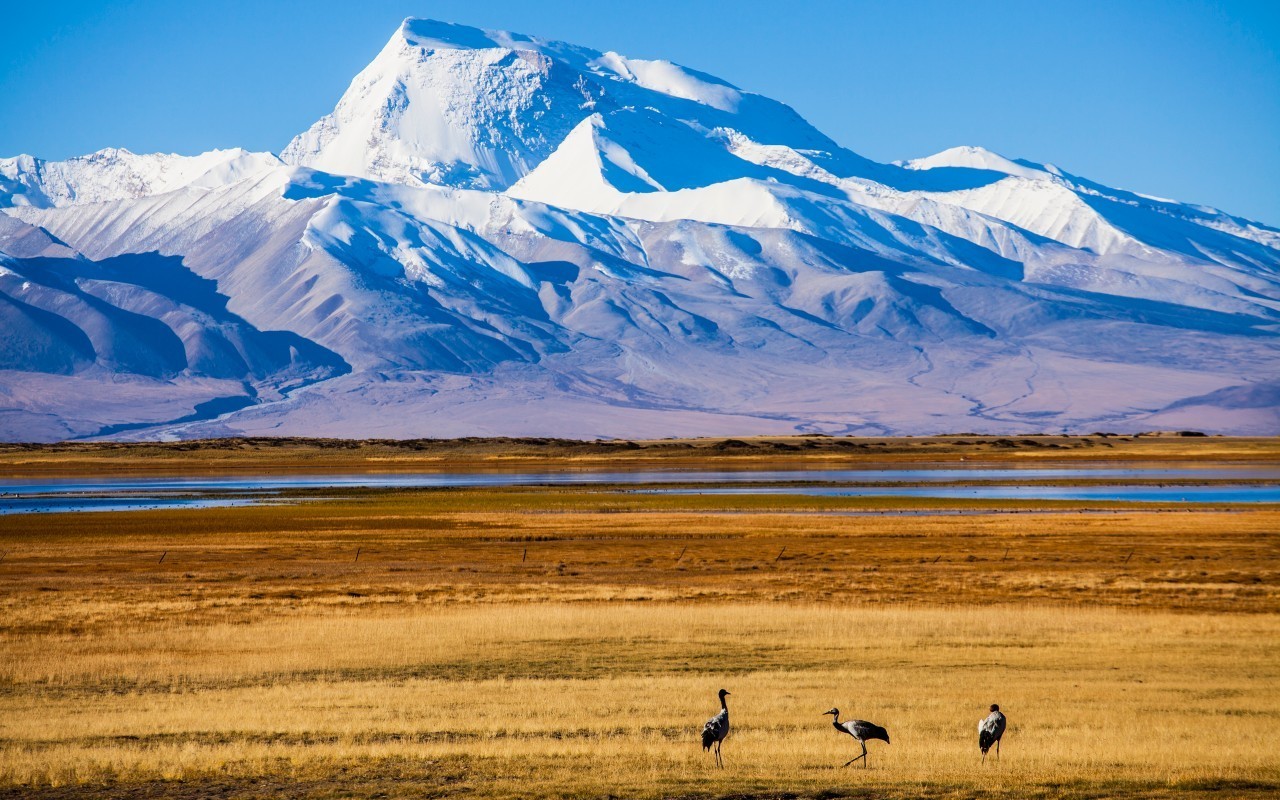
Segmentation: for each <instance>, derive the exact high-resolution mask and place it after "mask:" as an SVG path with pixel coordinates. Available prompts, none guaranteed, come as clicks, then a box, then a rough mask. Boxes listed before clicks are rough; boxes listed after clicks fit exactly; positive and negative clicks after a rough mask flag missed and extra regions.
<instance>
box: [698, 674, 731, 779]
mask: <svg viewBox="0 0 1280 800" xmlns="http://www.w3.org/2000/svg"><path fill="white" fill-rule="evenodd" d="M728 696H729V693H728V692H726V691H725V690H724V689H721V690H720V713H719V714H716V715H715V716H714V717H712V718H711V719H709V720H707V724H706V725H703V726H702V749H703V750H710V749H712V748H713V747H714V748H715V753H716V766H717V767H723V766H724V760H723V759H721V758H720V743H721V742H723V741H724V737H726V736H728V735H729V706H728V704H727V703H725V701H724V699H725V698H726V697H728Z"/></svg>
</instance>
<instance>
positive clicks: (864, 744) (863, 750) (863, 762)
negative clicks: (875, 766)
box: [844, 742, 867, 767]
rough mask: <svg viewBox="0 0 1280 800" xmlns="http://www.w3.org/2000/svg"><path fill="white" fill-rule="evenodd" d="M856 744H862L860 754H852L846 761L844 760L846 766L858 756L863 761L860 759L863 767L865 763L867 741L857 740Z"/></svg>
mask: <svg viewBox="0 0 1280 800" xmlns="http://www.w3.org/2000/svg"><path fill="white" fill-rule="evenodd" d="M858 744H860V745H862V755H860V756H854V757H853V758H851V759H849V760H848V761H846V762H844V765H845V766H846V767H847V766H849V765H850V764H852V763H853V762H855V761H857V760H858V759H859V758H861V759H863V761H862V766H864V767H865V766H866V765H867V762H866V758H867V743H866V742H858Z"/></svg>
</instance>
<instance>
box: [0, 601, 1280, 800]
mask: <svg viewBox="0 0 1280 800" xmlns="http://www.w3.org/2000/svg"><path fill="white" fill-rule="evenodd" d="M1277 633H1280V621H1277V620H1276V619H1275V618H1274V617H1272V616H1269V615H1267V616H1258V615H1231V616H1206V615H1187V614H1170V613H1132V612H1122V611H1106V610H1084V609H1043V608H1017V609H1002V610H990V609H938V608H933V609H929V608H889V609H885V608H878V609H877V608H832V607H829V606H809V605H799V606H796V605H777V604H765V605H762V604H731V605H727V606H726V605H722V606H688V605H672V604H665V603H662V604H648V605H643V606H630V607H628V606H618V605H598V604H587V605H574V606H566V605H562V604H551V605H538V606H530V605H527V604H525V605H519V606H481V607H461V608H441V607H438V606H425V607H422V608H419V609H413V610H404V609H401V610H397V611H395V612H391V613H381V614H368V613H355V614H353V613H339V614H333V613H315V614H309V615H306V616H298V617H293V618H290V619H286V620H262V621H259V622H255V623H253V624H247V625H246V624H228V623H223V624H209V625H189V624H187V623H185V622H184V621H182V620H181V619H173V620H169V621H164V622H157V623H153V624H150V625H145V626H141V627H139V628H137V629H130V630H120V631H116V632H110V633H105V634H102V635H94V636H84V637H61V638H54V637H43V638H42V639H41V640H40V641H38V642H37V641H32V640H27V641H18V642H9V643H7V646H6V648H5V651H4V656H3V660H2V661H0V674H2V675H3V680H4V686H5V705H6V707H7V713H6V715H5V721H4V724H3V736H4V744H3V749H2V750H0V781H4V782H7V783H9V784H13V785H18V786H41V785H51V786H54V787H56V786H59V785H63V784H78V783H82V782H86V781H87V782H90V783H95V782H96V783H99V784H101V783H104V782H110V781H116V782H122V781H123V782H126V783H129V782H134V783H136V782H143V781H147V780H166V781H200V780H201V779H207V778H209V777H210V776H218V775H224V774H226V773H227V772H228V771H230V773H232V774H239V775H245V774H256V773H266V774H272V773H277V772H280V771H282V770H283V772H284V773H286V774H288V775H290V776H293V777H294V779H297V780H304V781H306V780H315V779H317V777H323V776H335V783H334V785H335V786H338V787H341V786H342V785H343V781H342V780H341V778H340V772H339V770H340V769H341V768H342V767H343V766H344V765H346V766H349V767H354V768H357V769H358V766H359V765H361V764H365V765H366V766H367V765H368V764H370V763H378V762H383V761H385V762H390V763H398V762H400V761H404V762H419V763H421V764H428V765H430V764H438V765H445V766H443V767H442V768H444V769H448V766H447V765H455V766H456V765H459V764H461V765H465V770H464V771H463V772H462V773H461V775H459V776H455V777H457V779H458V780H459V781H460V784H459V785H457V786H455V789H465V790H466V791H467V792H468V793H470V794H473V795H477V796H484V797H488V796H508V795H512V794H516V795H522V796H547V797H550V796H562V795H574V796H593V797H594V796H611V795H612V796H619V795H620V796H628V797H656V796H662V795H668V794H683V793H702V792H705V793H709V794H714V795H727V794H737V793H751V792H756V791H768V792H772V793H779V792H799V793H810V794H814V793H818V792H822V791H825V790H829V789H840V788H845V787H851V786H854V787H866V786H871V787H876V788H878V789H882V790H885V791H894V792H898V791H906V792H909V791H911V787H918V786H924V785H936V786H948V787H954V788H958V789H960V790H966V789H967V790H975V791H976V790H977V789H980V788H981V787H983V786H987V785H992V786H994V787H996V788H1003V789H1006V790H1009V791H1012V792H1015V793H1016V792H1021V791H1024V790H1026V791H1040V790H1043V789H1044V787H1052V786H1068V787H1069V786H1073V785H1087V784H1097V783H1099V782H1101V783H1108V782H1110V783H1115V784H1142V785H1148V784H1149V785H1156V784H1159V785H1165V786H1169V787H1175V788H1176V787H1178V786H1203V785H1207V784H1210V783H1213V782H1237V783H1249V782H1252V783H1253V784H1268V785H1275V786H1280V756H1278V755H1277V752H1276V750H1275V748H1274V740H1275V735H1276V734H1277V733H1278V732H1280V696H1278V695H1277V693H1276V691H1275V689H1274V687H1275V685H1276V682H1277V680H1280V659H1278V658H1277V656H1280V652H1277V647H1276V642H1277V641H1278V640H1277ZM721 684H723V685H725V686H726V687H727V688H729V689H730V690H731V691H732V692H733V696H732V698H731V702H732V706H731V708H732V712H731V713H732V720H733V724H734V732H733V734H732V736H731V738H730V740H729V741H728V742H727V743H726V745H725V753H726V760H727V762H728V764H729V768H728V769H727V770H724V771H723V772H720V771H716V770H714V769H713V768H712V767H711V766H710V760H709V759H708V758H707V757H705V756H704V754H703V753H702V752H701V751H700V749H699V747H698V745H697V734H698V728H699V727H700V723H701V721H702V720H703V719H704V718H705V717H706V716H708V715H709V714H710V713H711V712H712V711H713V710H714V706H715V699H714V692H715V690H716V689H718V688H720V685H721ZM993 700H995V701H999V702H1000V703H1001V704H1002V705H1003V706H1004V708H1005V709H1006V710H1007V711H1008V713H1009V715H1010V718H1011V720H1012V726H1011V729H1010V732H1009V734H1008V735H1007V742H1006V745H1007V746H1006V747H1005V748H1004V752H1003V759H1002V762H1001V763H1000V764H999V765H994V764H988V765H987V766H985V767H983V766H980V765H979V763H978V758H977V752H976V746H975V743H974V741H973V740H974V731H973V727H974V723H975V722H976V721H977V719H978V718H979V717H980V716H982V715H983V710H984V708H985V705H986V704H987V703H989V702H991V701H993ZM833 704H837V705H840V706H841V707H842V708H843V709H844V710H845V711H846V714H847V715H857V716H865V717H867V718H870V719H873V720H875V721H878V722H880V723H881V724H884V725H885V726H886V727H888V728H889V730H890V733H891V736H892V738H893V744H892V745H891V746H884V745H883V744H881V743H873V744H872V751H873V752H872V757H871V759H872V760H871V769H869V770H865V771H863V770H856V771H855V770H854V769H850V770H846V771H840V770H837V769H835V767H836V766H838V765H839V764H841V763H843V761H845V760H847V759H848V758H850V757H851V756H852V755H853V754H854V751H853V750H852V749H851V748H852V742H851V741H850V740H848V739H847V737H840V736H839V735H838V734H836V733H835V732H834V731H833V730H831V728H830V726H829V724H828V723H827V722H826V720H825V719H824V718H823V717H821V716H820V714H821V712H822V711H825V710H826V709H827V708H828V707H830V706H831V705H833ZM1210 730H1211V731H1212V732H1211V733H1210ZM430 772H431V770H430V768H428V769H426V773H427V774H430ZM530 780H532V781H533V782H532V783H530V782H528V781H530ZM348 788H349V787H348ZM397 794H399V795H403V796H414V795H415V794H416V792H415V790H414V787H412V786H406V787H403V788H402V791H401V792H399V793H397Z"/></svg>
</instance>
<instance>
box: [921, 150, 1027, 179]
mask: <svg viewBox="0 0 1280 800" xmlns="http://www.w3.org/2000/svg"><path fill="white" fill-rule="evenodd" d="M901 163H902V166H904V167H906V168H907V169H915V170H925V169H939V168H945V167H961V168H967V169H983V170H989V171H991V172H1002V173H1004V174H1005V175H1016V176H1018V177H1020V178H1043V177H1044V174H1045V172H1047V171H1049V170H1047V169H1046V168H1044V167H1043V166H1041V165H1039V164H1034V163H1032V162H1030V161H1023V160H1021V159H1019V160H1016V161H1015V160H1014V159H1011V158H1006V157H1005V156H1002V155H1000V154H999V153H996V152H992V151H991V150H988V149H987V148H985V147H975V146H973V145H961V146H960V147H949V148H947V149H946V150H943V151H942V152H939V153H934V154H933V155H931V156H925V157H924V158H915V159H912V160H910V161H904V162H901Z"/></svg>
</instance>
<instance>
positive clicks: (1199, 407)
mask: <svg viewBox="0 0 1280 800" xmlns="http://www.w3.org/2000/svg"><path fill="white" fill-rule="evenodd" d="M0 300H3V302H0V313H2V314H3V315H4V318H5V319H4V324H3V325H2V326H0V331H2V332H0V339H2V341H0V437H3V438H7V439H58V438H70V437H84V436H95V435H99V436H100V435H116V436H125V437H196V436H211V435H235V434H280V435H335V436H449V435H463V434H517V435H518V434H525V435H548V434H554V435H563V436H577V437H592V436H643V435H668V434H671V435H674V434H692V433H702V434H722V433H724V434H728V433H735V434H746V433H772V432H787V431H824V432H833V433H835V432H854V433H858V432H865V433H874V434H881V433H891V432H898V433H925V432H937V431H947V430H950V431H956V430H972V431H982V432H1025V431H1031V430H1051V431H1060V430H1097V429H1110V430H1141V429H1151V428H1167V427H1179V428H1185V427H1192V428H1199V429H1203V430H1210V431H1218V432H1231V433H1246V432H1251V433H1262V432H1266V433H1273V432H1275V430H1276V428H1277V424H1278V423H1280V411H1278V410H1277V409H1280V230H1277V229H1276V228H1273V227H1270V226H1267V225H1263V224H1261V223H1258V222H1253V221H1250V220H1245V219H1241V218H1238V217H1233V216H1230V215H1228V214H1225V213H1223V212H1221V211H1218V210H1216V209H1212V208H1207V207H1203V206H1192V205H1185V204H1181V203H1177V202H1174V201H1170V200H1162V199H1159V198H1153V197H1149V196H1146V195H1140V194H1137V193H1133V192H1128V191H1123V190H1119V189H1113V188H1110V187H1106V186H1103V185H1100V184H1098V183H1096V182H1093V181H1089V180H1087V179H1084V178H1081V177H1078V176H1075V175H1072V174H1070V173H1068V172H1065V171H1063V170H1061V169H1058V168H1057V167H1054V166H1050V165H1045V164H1038V163H1034V162H1031V161H1024V160H1011V159H1007V158H1004V157H1002V156H999V155H996V154H995V153H991V152H989V151H986V150H983V149H981V148H974V147H960V148H954V149H952V150H947V151H944V152H942V153H938V154H936V155H934V156H929V157H927V158H921V159H916V160H912V161H905V162H899V163H894V164H880V163H876V162H873V161H870V160H868V159H865V158H862V157H861V156H858V155H856V154H855V153H853V152H851V151H849V150H846V149H844V148H842V147H841V146H840V145H838V144H837V143H835V142H834V141H832V140H831V139H830V138H828V137H826V136H825V135H823V134H822V133H821V132H820V131H818V130H816V129H815V128H813V127H812V126H811V125H809V124H808V123H807V122H805V121H804V120H803V119H802V118H801V117H800V116H799V115H798V114H796V113H795V112H794V111H793V110H792V109H790V108H789V107H787V106H785V105H783V104H781V103H778V102H776V101H773V100H770V99H768V98H765V97H762V96H760V95H757V94H753V93H751V92H749V91H746V90H743V89H740V88H738V87H736V86H733V85H731V84H729V83H727V82H725V81H723V80H720V79H718V78H715V77H712V76H710V75H706V74H703V73H700V72H697V71H694V70H691V69H687V68H685V67H681V66H678V65H675V64H671V63H668V62H665V61H645V60H638V59H631V58H626V57H623V56H621V55H618V54H616V53H612V52H600V51H596V50H591V49H588V48H584V47H578V46H574V45H569V44H564V43H560V42H551V41H544V40H541V39H537V38H533V37H529V36H524V35H520V34H513V33H505V32H495V31H481V30H478V29H474V28H467V27H463V26H457V25H450V24H446V23H440V22H434V21H428V20H416V19H411V20H407V21H406V22H405V23H404V24H403V25H402V26H401V28H400V29H399V30H398V31H397V32H396V34H395V35H394V36H393V37H392V38H391V40H390V42H388V44H387V45H386V47H384V48H383V50H382V51H381V52H380V53H379V54H378V55H377V57H376V58H375V59H374V60H373V62H372V63H371V64H370V65H369V66H368V67H367V68H366V69H365V70H363V71H362V72H361V73H360V74H359V75H357V76H356V78H355V80H354V81H353V82H352V84H351V86H350V88H349V89H348V90H347V91H346V93H345V94H344V95H343V96H342V98H341V99H340V100H339V101H338V104H337V107H336V108H335V109H334V111H333V113H332V114H329V115H328V116H326V117H324V118H323V119H321V120H319V121H318V122H316V123H315V124H314V125H313V126H311V128H310V129H308V130H307V131H305V132H304V133H302V134H300V135H299V136H297V137H296V138H295V139H294V140H293V141H292V142H290V143H289V144H288V146H286V147H285V148H284V149H283V150H282V151H281V153H280V157H279V158H277V157H276V156H274V155H271V154H266V153H248V152H245V151H242V150H221V151H214V152H211V153H205V154H202V155H198V156H192V157H183V156H176V155H135V154H132V153H129V152H128V151H125V150H106V151H101V152H99V153H94V154H92V155H89V156H84V157H81V158H76V159H71V160H68V161H64V162H47V161H41V160H39V159H36V158H32V157H30V156H18V157H17V158H11V159H5V160H0Z"/></svg>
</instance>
